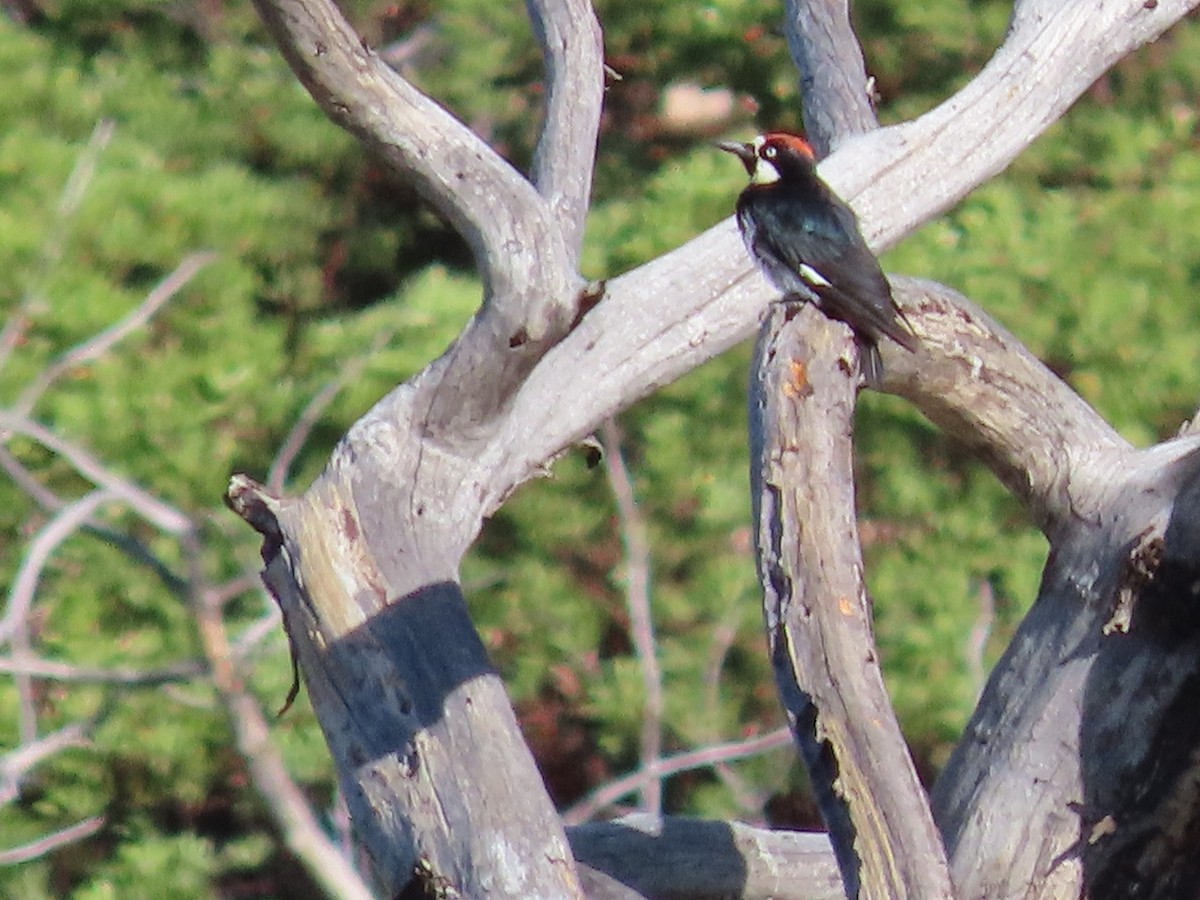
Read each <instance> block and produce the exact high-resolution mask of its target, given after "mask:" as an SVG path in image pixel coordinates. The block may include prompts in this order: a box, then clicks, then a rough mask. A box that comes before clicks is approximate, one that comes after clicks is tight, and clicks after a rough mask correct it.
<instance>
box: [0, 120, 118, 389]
mask: <svg viewBox="0 0 1200 900" xmlns="http://www.w3.org/2000/svg"><path fill="white" fill-rule="evenodd" d="M115 131H116V125H115V124H114V122H113V120H112V119H101V120H100V121H98V122H97V123H96V126H95V127H94V128H93V129H92V134H91V137H90V138H89V139H88V143H87V146H86V147H85V148H84V150H83V152H82V153H80V154H79V159H77V160H76V161H75V167H74V168H73V169H72V170H71V174H70V176H69V177H68V178H67V183H66V185H65V186H64V187H63V190H62V194H61V195H60V196H59V198H58V206H57V208H56V209H55V211H54V221H53V224H52V225H51V226H50V230H49V232H48V234H47V236H46V240H45V242H44V243H43V245H42V258H41V265H40V271H39V272H38V275H37V282H38V283H37V284H36V285H35V286H34V287H33V288H32V289H31V290H30V291H29V292H28V293H27V294H26V295H25V297H24V298H23V299H22V300H21V303H20V305H19V306H18V308H17V309H16V310H15V311H13V312H12V313H10V314H9V315H8V320H7V321H6V322H5V324H4V329H3V330H2V331H0V368H3V367H4V365H5V363H7V362H8V357H9V355H10V354H11V353H12V350H13V348H14V347H16V346H17V344H18V343H19V341H20V337H21V335H22V334H24V332H25V329H26V328H28V327H29V323H30V320H31V318H32V316H33V315H34V314H35V313H36V312H37V311H38V310H39V308H40V307H41V306H42V305H43V304H44V303H45V302H46V298H45V297H44V296H42V292H43V291H44V290H45V286H46V282H47V280H48V279H49V277H50V274H51V273H52V272H53V271H54V269H55V268H56V267H57V265H58V263H59V261H60V260H61V259H62V255H63V250H64V248H65V247H66V244H67V231H68V227H69V225H70V222H71V219H72V218H74V216H75V212H76V210H78V209H79V204H80V203H81V202H82V201H83V197H84V194H85V193H86V192H87V188H88V185H90V184H91V182H92V178H93V177H94V176H95V174H96V165H97V163H98V162H99V160H100V154H101V153H103V152H104V148H105V147H107V146H108V143H109V141H111V140H112V136H113V134H114V132H115Z"/></svg>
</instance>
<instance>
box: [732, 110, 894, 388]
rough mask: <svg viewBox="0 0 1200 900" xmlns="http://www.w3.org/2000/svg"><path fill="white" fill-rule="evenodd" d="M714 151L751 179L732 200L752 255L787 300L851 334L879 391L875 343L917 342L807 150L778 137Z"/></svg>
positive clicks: (792, 138)
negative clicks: (737, 163) (728, 156)
mask: <svg viewBox="0 0 1200 900" xmlns="http://www.w3.org/2000/svg"><path fill="white" fill-rule="evenodd" d="M717 146H718V147H720V148H721V149H722V150H726V151H728V152H730V153H733V154H734V155H736V156H737V157H738V158H739V159H740V160H741V161H742V164H743V165H744V166H745V167H746V171H747V173H749V175H750V185H749V187H747V188H746V189H745V190H744V191H742V193H741V196H739V197H738V200H737V222H738V227H739V228H740V229H741V232H742V237H743V238H744V239H745V241H746V247H747V248H748V249H749V250H750V255H751V256H753V257H754V259H755V260H756V261H757V262H758V264H759V265H760V266H761V267H762V269H763V271H764V272H766V274H767V277H768V278H770V279H771V281H772V282H773V283H774V284H775V286H776V287H777V288H779V289H780V290H781V291H783V293H784V300H785V301H786V300H800V301H812V302H814V303H816V304H817V307H818V308H819V309H820V310H821V312H823V313H824V314H825V315H827V316H829V317H830V318H831V319H837V320H839V321H841V322H845V323H846V324H847V325H849V326H850V327H851V328H852V329H853V330H854V336H855V339H856V341H857V343H858V351H859V367H860V369H861V370H862V374H863V378H864V380H865V381H866V383H867V384H868V385H870V386H872V387H876V388H877V387H879V386H880V385H881V384H882V382H883V361H882V360H881V359H880V356H879V347H878V346H877V345H878V341H879V338H880V337H883V336H886V337H889V338H891V339H892V340H893V341H895V342H896V343H897V344H899V345H900V346H902V347H904V348H906V349H908V350H915V349H916V347H917V338H916V335H914V334H913V331H912V327H911V326H910V325H909V322H908V320H907V319H906V318H905V317H904V313H903V312H901V311H900V307H898V306H897V305H896V301H895V300H894V299H892V289H891V286H890V285H889V284H888V281H887V279H886V278H885V277H884V275H883V271H882V270H881V269H880V268H879V262H878V260H876V259H875V256H874V254H872V253H871V250H870V248H868V247H867V243H866V241H864V240H863V237H862V233H861V232H860V231H859V230H858V217H857V216H855V215H854V211H853V210H852V209H850V207H849V206H847V205H846V204H845V202H843V201H842V199H841V198H840V197H838V196H837V195H836V194H835V193H834V192H833V191H832V190H831V189H830V188H829V185H827V184H826V183H825V182H823V181H822V180H821V179H820V178H819V177H817V170H816V158H815V155H814V154H813V149H812V147H811V146H809V144H808V142H807V141H806V140H804V138H802V137H798V136H797V135H794V134H786V133H784V132H772V133H769V134H764V135H760V136H759V137H757V138H755V139H754V141H753V142H752V143H749V144H740V143H735V142H732V141H722V142H721V143H719V144H717Z"/></svg>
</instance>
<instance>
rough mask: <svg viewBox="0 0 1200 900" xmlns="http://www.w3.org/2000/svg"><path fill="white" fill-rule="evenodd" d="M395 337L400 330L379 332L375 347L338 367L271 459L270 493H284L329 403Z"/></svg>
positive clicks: (304, 410)
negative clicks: (335, 373) (336, 371)
mask: <svg viewBox="0 0 1200 900" xmlns="http://www.w3.org/2000/svg"><path fill="white" fill-rule="evenodd" d="M395 334H396V330H395V329H394V328H385V329H384V330H383V331H381V332H379V333H378V334H377V335H375V338H374V339H373V340H372V341H371V346H370V347H369V348H368V349H367V352H366V353H363V354H361V355H359V356H356V357H354V358H353V359H350V360H347V361H346V362H344V363H342V365H341V366H340V367H339V368H338V374H337V377H336V378H334V379H333V380H332V381H330V382H329V383H328V384H327V385H325V387H323V388H321V390H319V391H317V393H316V394H315V395H314V396H313V398H312V400H310V401H309V402H308V405H307V406H305V407H304V409H303V411H302V412H301V413H300V416H299V418H297V419H296V421H295V423H294V424H293V425H292V430H291V431H289V432H288V435H287V437H286V438H284V439H283V443H282V444H280V445H279V450H278V451H276V453H275V458H274V459H273V460H271V467H270V468H269V469H268V470H267V481H266V487H267V490H269V491H270V492H271V493H273V494H281V493H283V488H284V485H285V483H286V482H287V478H288V472H289V471H290V470H291V468H292V463H293V462H295V461H296V457H297V456H298V455H299V454H300V451H301V450H303V449H304V445H305V443H307V442H308V436H309V435H310V434H311V433H312V430H313V428H314V427H315V426H316V424H317V422H318V421H319V420H320V418H321V415H322V413H324V412H325V410H326V409H327V408H328V406H329V404H330V403H332V402H333V400H334V398H335V397H336V396H337V395H338V394H340V393H341V392H342V389H343V388H344V387H345V386H346V385H347V384H349V383H350V382H352V381H354V380H355V379H356V378H358V376H360V375H361V374H362V373H363V370H364V369H365V368H366V367H367V363H368V362H369V361H370V359H371V357H372V356H374V355H375V354H376V353H378V352H379V351H380V350H382V349H383V348H384V347H386V346H387V345H388V342H389V341H391V339H392V338H393V337H395Z"/></svg>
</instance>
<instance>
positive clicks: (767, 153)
mask: <svg viewBox="0 0 1200 900" xmlns="http://www.w3.org/2000/svg"><path fill="white" fill-rule="evenodd" d="M775 152H776V151H775V148H774V147H773V146H772V145H771V144H767V146H765V147H763V151H762V155H763V159H774V158H775Z"/></svg>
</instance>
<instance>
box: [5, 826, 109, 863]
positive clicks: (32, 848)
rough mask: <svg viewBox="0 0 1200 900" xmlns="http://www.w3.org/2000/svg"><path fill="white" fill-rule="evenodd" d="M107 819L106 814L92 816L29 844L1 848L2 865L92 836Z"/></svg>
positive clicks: (37, 855)
mask: <svg viewBox="0 0 1200 900" xmlns="http://www.w3.org/2000/svg"><path fill="white" fill-rule="evenodd" d="M105 821H106V820H105V818H104V816H92V817H91V818H89V819H84V820H83V821H81V822H76V823H75V824H74V825H69V826H68V827H66V828H62V829H59V830H58V831H55V832H53V833H51V834H48V835H46V836H45V837H43V838H38V840H36V841H31V842H30V843H28V844H22V845H21V846H19V847H11V848H9V849H8V850H0V866H13V865H17V864H18V863H25V862H30V861H32V860H35V859H40V858H41V857H43V856H45V855H46V854H47V853H51V852H53V851H55V850H57V849H58V848H59V847H64V846H66V845H67V844H74V843H76V842H78V841H82V840H84V839H85V838H89V837H91V836H92V835H93V834H95V833H96V832H97V831H99V830H100V829H101V828H103V827H104V824H105Z"/></svg>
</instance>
